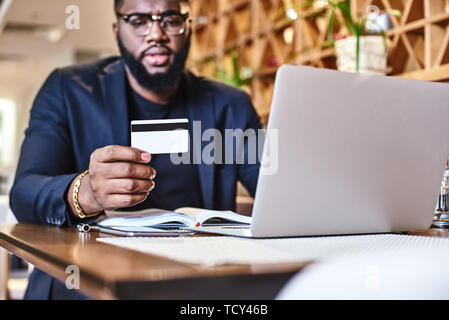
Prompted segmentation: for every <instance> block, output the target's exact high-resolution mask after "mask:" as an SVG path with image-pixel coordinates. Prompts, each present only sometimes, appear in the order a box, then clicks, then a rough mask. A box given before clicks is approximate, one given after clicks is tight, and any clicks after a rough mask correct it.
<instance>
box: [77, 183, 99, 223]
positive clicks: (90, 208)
mask: <svg viewBox="0 0 449 320" xmlns="http://www.w3.org/2000/svg"><path fill="white" fill-rule="evenodd" d="M78 194H79V197H78V200H79V204H80V206H81V208H82V209H83V211H84V212H85V213H86V214H87V215H92V214H95V213H96V214H99V213H100V212H101V211H103V210H104V208H103V207H102V206H101V205H100V204H99V203H98V202H97V200H96V199H95V196H94V193H93V190H92V188H91V186H90V177H89V174H87V175H86V176H85V177H84V178H83V179H82V180H81V185H80V189H79V193H78Z"/></svg>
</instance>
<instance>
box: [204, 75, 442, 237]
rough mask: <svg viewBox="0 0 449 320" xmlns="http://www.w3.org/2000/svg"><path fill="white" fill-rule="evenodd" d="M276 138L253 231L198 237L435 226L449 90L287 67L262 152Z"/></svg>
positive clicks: (260, 188)
mask: <svg viewBox="0 0 449 320" xmlns="http://www.w3.org/2000/svg"><path fill="white" fill-rule="evenodd" d="M272 132H275V133H276V132H277V138H278V144H277V163H276V164H277V165H273V163H274V162H276V157H275V153H274V152H275V150H270V151H269V152H266V154H265V155H264V158H263V161H262V162H263V163H264V164H265V165H266V164H267V163H271V165H272V167H274V169H276V170H274V169H273V168H271V169H273V170H271V171H272V172H270V170H263V169H262V170H261V173H260V175H259V182H258V186H257V191H256V197H255V201H254V208H253V214H252V216H253V220H252V224H251V226H250V227H248V228H245V227H241V226H234V227H233V226H228V227H204V228H200V229H196V230H197V231H203V232H212V233H218V234H226V235H234V236H243V237H256V238H265V237H292V236H315V235H343V234H364V233H386V232H402V231H411V230H423V229H427V228H429V227H430V226H431V224H432V219H433V211H434V209H435V205H436V202H437V198H438V195H439V187H440V183H441V178H442V173H443V170H444V166H445V163H446V160H447V157H448V155H449V86H448V85H447V84H441V83H429V82H421V81H414V80H406V79H399V78H392V77H384V76H374V75H360V74H352V73H345V72H338V71H333V70H325V69H315V68H309V67H299V66H283V67H281V68H280V69H279V71H278V74H277V78H276V83H275V90H274V94H273V100H272V107H271V112H270V118H269V122H268V139H267V140H266V141H265V148H267V146H268V143H269V141H271V142H273V140H274V138H273V137H274V136H275V135H276V134H271V133H272ZM271 146H272V143H271V144H270V148H271ZM272 149H276V148H272ZM266 150H268V149H266ZM268 153H270V155H269V157H268ZM268 158H269V159H268ZM276 167H277V168H276ZM263 171H265V172H263Z"/></svg>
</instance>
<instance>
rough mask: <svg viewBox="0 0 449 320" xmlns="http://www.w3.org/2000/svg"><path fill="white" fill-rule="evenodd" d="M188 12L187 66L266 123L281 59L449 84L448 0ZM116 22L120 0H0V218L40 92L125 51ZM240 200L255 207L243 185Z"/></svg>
mask: <svg viewBox="0 0 449 320" xmlns="http://www.w3.org/2000/svg"><path fill="white" fill-rule="evenodd" d="M190 13H191V17H192V18H193V21H192V30H193V37H192V42H193V43H192V48H191V53H190V57H189V61H188V67H189V68H190V69H191V70H192V71H194V72H195V73H197V74H200V75H204V76H207V77H211V78H215V79H217V80H219V81H223V82H226V83H227V84H229V85H232V86H235V87H237V88H240V89H242V90H245V91H247V92H248V93H249V94H250V95H251V97H252V100H253V103H254V105H255V107H256V110H257V112H258V113H259V115H260V116H261V119H262V121H263V122H264V123H266V121H267V119H268V116H269V110H270V104H271V96H272V92H273V85H274V79H275V75H276V71H277V69H278V68H279V66H281V65H282V64H296V65H307V66H311V67H318V68H331V69H339V70H342V71H350V72H363V73H376V74H381V75H386V76H399V77H406V78H412V79H418V80H426V81H441V82H449V46H448V44H449V0H345V1H343V0H333V1H328V0H315V1H306V0H301V1H299V0H191V1H190ZM114 21H115V15H114V12H113V0H95V1H88V0H33V1H30V0H0V223H3V222H8V221H13V220H14V219H13V217H12V216H11V213H10V211H9V207H8V197H7V194H8V192H9V189H10V187H11V184H12V181H13V178H14V172H15V168H16V165H17V159H18V156H19V153H20V146H21V144H22V141H23V138H24V131H25V129H26V127H27V125H28V120H29V111H30V108H31V105H32V102H33V100H34V97H35V96H36V94H37V91H38V90H39V88H40V87H41V86H42V84H43V82H44V81H45V79H46V77H47V76H48V75H49V74H50V72H51V71H52V70H53V69H54V68H58V67H64V66H68V65H72V64H76V63H82V62H87V61H91V60H94V59H98V58H101V57H106V56H110V55H117V54H118V50H117V47H116V44H115V41H114V38H113V34H112V23H113V22H114ZM357 43H359V44H358V45H357ZM373 90H375V88H373ZM325 92H326V88H323V94H325ZM348 98H349V99H350V97H348ZM238 204H239V207H238V210H239V211H240V212H250V209H251V200H250V199H248V197H247V195H246V194H245V191H244V190H241V191H240V192H239V197H238ZM8 261H9V260H8ZM2 263H3V262H2V260H0V298H2V297H5V296H6V293H5V290H4V288H6V284H5V281H6V280H4V279H5V274H6V273H7V272H9V268H4V267H2ZM8 263H12V265H13V270H23V269H26V268H27V266H26V265H25V264H24V263H23V262H21V261H19V260H17V259H13V260H12V262H11V261H10V262H8ZM3 266H4V264H3ZM12 278H14V277H12ZM17 278H20V276H18V277H17ZM2 279H3V280H2ZM11 283H12V282H11ZM18 283H19V282H18ZM23 287H24V283H23V282H22V283H21V284H18V285H17V286H16V288H17V289H16V290H15V289H14V285H12V284H11V288H10V289H11V290H9V293H8V294H9V297H10V298H11V297H12V298H14V297H16V298H20V297H21V294H22V293H21V292H22V291H23ZM21 288H22V289H21ZM21 290H22V291H21ZM15 292H16V293H15Z"/></svg>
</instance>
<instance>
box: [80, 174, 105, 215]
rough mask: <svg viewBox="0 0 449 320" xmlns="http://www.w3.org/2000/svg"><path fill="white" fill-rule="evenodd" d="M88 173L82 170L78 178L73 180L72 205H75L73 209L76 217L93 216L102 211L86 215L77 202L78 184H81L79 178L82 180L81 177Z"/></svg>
mask: <svg viewBox="0 0 449 320" xmlns="http://www.w3.org/2000/svg"><path fill="white" fill-rule="evenodd" d="M88 173H89V170H86V171H84V172H83V173H82V174H80V175H79V176H78V178H76V181H75V187H74V189H73V205H74V206H75V210H76V214H77V215H78V217H79V218H80V219H84V218H90V217H94V216H96V215H98V214H100V213H101V212H102V211H98V212H95V213H92V214H89V215H87V214H86V213H84V211H83V209H81V206H80V204H79V202H78V193H79V191H80V186H81V180H83V178H84V177H85V176H86V175H87V174H88Z"/></svg>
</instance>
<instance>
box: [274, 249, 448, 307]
mask: <svg viewBox="0 0 449 320" xmlns="http://www.w3.org/2000/svg"><path fill="white" fill-rule="evenodd" d="M448 270H449V250H448V249H447V247H444V248H438V249H437V248H435V249H426V250H424V249H407V250H401V251H397V250H391V251H387V252H378V253H371V254H363V255H357V256H355V255H353V256H346V257H339V258H335V259H330V260H328V261H322V262H317V263H315V264H311V265H310V266H309V267H307V268H306V269H305V270H303V271H302V272H300V273H298V274H297V275H295V276H294V277H293V278H292V279H291V280H290V281H289V282H288V283H287V284H286V285H285V286H284V288H282V290H281V291H280V292H279V294H278V296H277V299H279V300H347V299H350V300H384V299H385V300H429V299H430V300H446V299H449V289H448V288H449V271H448Z"/></svg>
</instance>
